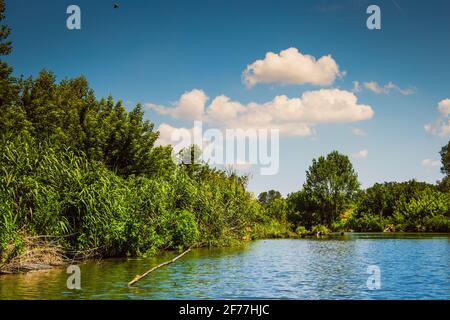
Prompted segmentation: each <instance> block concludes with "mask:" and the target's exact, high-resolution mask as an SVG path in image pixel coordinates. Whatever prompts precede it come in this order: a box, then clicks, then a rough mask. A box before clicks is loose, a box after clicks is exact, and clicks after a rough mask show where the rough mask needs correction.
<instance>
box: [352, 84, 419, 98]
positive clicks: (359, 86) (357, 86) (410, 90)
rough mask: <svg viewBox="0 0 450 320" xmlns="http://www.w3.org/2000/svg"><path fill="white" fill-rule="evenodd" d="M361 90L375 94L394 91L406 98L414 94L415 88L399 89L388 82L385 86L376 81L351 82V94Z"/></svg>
mask: <svg viewBox="0 0 450 320" xmlns="http://www.w3.org/2000/svg"><path fill="white" fill-rule="evenodd" d="M363 89H365V90H368V91H371V92H374V93H376V94H390V93H391V92H392V91H396V92H398V93H400V94H402V95H405V96H408V95H411V94H414V93H415V92H416V89H415V88H412V87H409V88H405V89H403V88H400V87H399V86H398V85H397V84H395V83H393V82H392V81H389V82H388V83H386V84H385V85H383V86H382V85H379V84H378V82H376V81H368V82H363V83H360V82H359V81H353V89H352V91H353V92H361V91H362V90H363Z"/></svg>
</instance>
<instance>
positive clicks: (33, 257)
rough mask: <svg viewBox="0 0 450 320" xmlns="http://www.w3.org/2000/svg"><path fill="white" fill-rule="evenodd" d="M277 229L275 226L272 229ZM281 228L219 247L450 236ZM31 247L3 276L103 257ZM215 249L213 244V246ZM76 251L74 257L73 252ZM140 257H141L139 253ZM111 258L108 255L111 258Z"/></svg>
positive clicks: (36, 241) (38, 243) (39, 244)
mask: <svg viewBox="0 0 450 320" xmlns="http://www.w3.org/2000/svg"><path fill="white" fill-rule="evenodd" d="M272 231H274V230H272ZM279 232H280V231H277V232H275V233H274V234H272V236H271V237H261V238H259V239H249V238H246V239H242V241H239V242H234V243H233V244H231V245H229V246H225V247H222V249H220V248H218V247H216V249H219V250H230V249H233V248H239V247H242V245H243V244H246V243H251V242H253V241H260V240H299V239H303V240H336V239H340V240H343V239H349V238H352V237H357V238H364V239H378V238H381V239H383V238H391V239H421V238H423V239H426V238H429V237H440V236H443V237H449V238H450V233H430V232H383V233H379V232H368V233H358V232H329V233H324V234H320V233H316V234H312V233H311V232H309V233H303V234H296V233H294V232H288V233H286V235H285V236H282V235H281V234H280V233H279ZM26 242H27V247H26V250H25V251H24V252H23V253H22V254H20V255H18V256H15V257H14V258H12V259H11V261H9V262H6V263H4V264H2V265H0V276H1V275H7V274H24V273H28V272H34V271H44V270H51V269H54V268H61V267H66V266H68V265H71V264H74V263H87V262H89V261H101V260H103V259H102V258H101V257H99V256H96V255H95V254H87V253H84V254H83V253H78V254H76V255H73V253H70V252H64V250H63V249H62V248H61V247H59V246H57V245H54V244H52V243H48V242H45V241H42V238H40V237H34V238H28V239H27V240H26ZM194 248H195V249H201V248H206V249H208V248H207V247H206V246H204V245H203V246H202V245H197V246H195V247H194ZM209 249H211V247H210V248H209ZM178 253H179V251H173V250H164V251H160V252H158V253H157V254H155V255H154V257H158V256H170V255H174V256H175V255H176V254H178ZM70 255H72V257H71V258H69V256H70ZM125 258H130V257H126V256H123V257H115V258H114V259H125ZM135 258H138V257H135ZM107 259H108V258H107Z"/></svg>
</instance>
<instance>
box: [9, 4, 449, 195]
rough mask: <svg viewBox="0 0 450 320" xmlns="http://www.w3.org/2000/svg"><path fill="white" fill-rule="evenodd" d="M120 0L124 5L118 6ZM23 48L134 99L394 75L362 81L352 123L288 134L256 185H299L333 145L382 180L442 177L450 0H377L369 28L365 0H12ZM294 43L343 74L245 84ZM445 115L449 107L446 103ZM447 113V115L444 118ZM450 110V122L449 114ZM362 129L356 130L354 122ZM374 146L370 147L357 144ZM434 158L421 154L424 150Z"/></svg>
mask: <svg viewBox="0 0 450 320" xmlns="http://www.w3.org/2000/svg"><path fill="white" fill-rule="evenodd" d="M115 2H118V3H119V4H120V8H119V9H116V10H114V9H113V8H112V6H113V4H114V3H115ZM6 4H7V21H6V22H7V23H8V24H9V26H10V27H11V28H12V29H13V32H12V35H11V40H12V41H13V45H14V51H13V53H12V54H11V55H10V56H8V57H7V58H6V60H7V61H8V62H9V63H11V64H12V65H13V66H14V68H15V73H16V74H17V75H20V74H23V75H30V74H31V75H36V74H37V73H38V72H39V71H40V70H41V69H43V68H46V69H49V70H52V71H54V72H55V74H56V75H57V77H58V78H59V79H63V78H66V77H73V76H77V75H80V74H83V75H85V76H86V77H87V78H88V80H89V82H90V84H91V86H92V87H93V88H94V90H95V92H96V95H97V96H98V97H100V96H106V95H108V94H109V93H111V94H113V96H114V98H116V99H120V100H122V101H124V102H126V103H127V105H128V106H130V107H131V106H132V105H133V104H134V103H136V102H142V103H154V104H159V105H165V106H167V105H170V104H171V103H173V102H174V101H177V100H178V99H179V98H180V96H181V95H182V94H183V93H185V92H188V91H191V90H192V89H201V90H203V91H204V92H205V93H206V94H207V95H208V97H210V102H211V100H212V99H213V98H214V97H217V96H219V95H222V94H223V95H226V96H227V97H230V98H231V99H232V100H234V101H239V102H240V103H242V104H244V105H245V104H247V103H250V102H257V103H264V102H267V101H271V100H272V99H273V98H274V97H275V96H277V95H286V96H288V97H289V98H296V97H299V96H301V95H302V93H304V92H308V91H317V90H320V89H322V88H325V89H331V88H338V89H340V90H345V91H348V92H351V91H352V88H353V82H354V81H358V82H360V83H361V85H363V84H364V83H366V82H367V83H368V82H377V83H378V84H379V85H380V86H383V85H385V84H387V83H389V82H392V83H395V85H397V86H398V87H399V88H401V89H407V88H414V93H413V94H408V95H405V94H402V93H401V92H400V91H399V90H391V91H390V92H389V93H381V94H380V93H375V92H373V91H371V90H368V89H362V90H360V91H358V92H354V94H355V95H356V96H357V99H358V104H364V105H369V106H370V107H371V108H372V110H373V112H374V115H373V117H371V118H370V119H367V120H363V121H356V122H352V123H326V124H318V125H315V126H314V131H315V133H314V134H313V135H312V136H295V135H291V136H284V137H283V138H282V139H281V143H280V171H279V173H278V174H277V175H274V176H260V175H259V173H258V170H252V176H253V178H252V181H251V183H250V189H251V190H252V191H254V192H255V193H259V192H261V191H264V190H267V189H277V190H280V191H281V192H282V193H284V194H287V193H289V192H292V191H295V190H298V189H299V188H300V186H301V185H302V184H303V182H304V178H305V170H306V169H307V167H308V166H309V165H310V163H311V161H312V159H313V158H315V157H318V156H319V155H325V154H326V153H328V152H330V151H332V150H339V151H340V152H342V153H345V154H348V155H349V156H350V157H351V159H352V162H353V164H354V166H355V168H356V170H357V172H358V174H359V178H360V181H361V182H362V185H363V186H364V187H368V186H370V185H372V184H373V183H375V182H383V181H404V180H409V179H412V178H415V179H418V180H422V181H427V182H435V181H436V180H438V179H440V178H441V174H440V171H439V165H437V163H433V161H436V160H439V154H438V152H439V150H440V148H441V147H442V146H443V145H444V144H446V143H447V142H448V136H447V135H445V134H439V133H438V132H437V133H436V132H435V134H433V133H430V132H426V131H425V129H424V126H425V125H426V124H429V123H434V122H435V121H436V120H437V119H439V117H440V116H442V114H441V113H439V112H438V110H437V108H438V104H439V102H441V101H443V100H444V99H447V98H450V81H449V75H450V60H449V57H450V19H448V16H449V15H450V3H449V2H448V1H446V0H434V1H429V2H424V1H410V0H386V1H376V2H374V4H377V5H379V6H380V8H381V13H382V29H381V30H372V31H371V30H368V29H367V28H366V19H367V17H368V15H367V14H366V8H367V7H368V6H369V5H370V4H372V3H371V2H369V1H365V0H342V1H331V0H319V1H312V0H310V1H299V0H296V1H264V0H262V1H261V0H258V1H256V0H246V1H237V0H236V1H235V0H226V1H225V0H224V1H212V0H211V1H167V0H165V1H140V0H127V1H126V0H122V1H119V0H117V1H110V0H96V1H85V0H73V1H65V0H40V1H29V0H13V1H12V0H6ZM71 4H77V5H79V6H80V8H81V12H82V18H81V19H82V20H81V21H82V22H81V24H82V29H81V30H76V31H70V30H68V29H67V28H66V18H67V16H68V15H67V14H66V8H67V7H68V6H69V5H71ZM288 48H297V49H298V50H299V51H300V52H301V53H303V54H307V55H311V56H314V57H315V58H317V59H319V58H320V57H322V56H325V55H329V54H331V56H332V58H333V59H334V60H335V62H336V63H337V64H338V65H339V69H340V70H341V71H345V72H346V73H345V76H343V77H340V78H339V77H338V78H336V80H335V81H333V83H332V84H330V85H317V84H308V83H306V84H280V83H269V84H258V85H255V86H254V87H252V88H248V87H246V86H245V85H244V84H243V81H242V73H243V71H244V70H245V68H246V67H247V66H248V65H250V64H252V63H254V62H255V61H256V60H259V59H264V57H265V54H266V53H267V52H274V53H276V54H278V53H279V52H280V51H282V50H285V49H288ZM445 116H448V114H445ZM146 117H147V118H148V119H150V120H151V121H153V122H154V123H155V124H156V126H157V127H158V126H159V125H160V124H161V123H167V124H170V125H172V126H174V127H175V126H177V127H181V126H182V127H189V126H190V127H192V121H190V120H187V119H173V118H171V117H170V116H168V115H162V114H160V113H158V112H155V111H154V110H148V111H147V112H146ZM444 118H445V117H444ZM444 121H447V120H446V118H445V119H444ZM354 128H358V129H360V130H362V131H364V132H365V135H364V136H359V135H355V134H354V133H353V132H352V129H354ZM362 150H367V152H368V154H367V156H366V157H363V158H355V157H353V156H352V155H354V154H355V153H357V152H359V151H362ZM425 159H428V161H426V162H424V163H423V160H425Z"/></svg>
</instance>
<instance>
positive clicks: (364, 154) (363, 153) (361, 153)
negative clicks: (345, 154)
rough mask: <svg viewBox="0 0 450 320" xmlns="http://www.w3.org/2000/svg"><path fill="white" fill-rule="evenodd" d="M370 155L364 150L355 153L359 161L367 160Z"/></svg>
mask: <svg viewBox="0 0 450 320" xmlns="http://www.w3.org/2000/svg"><path fill="white" fill-rule="evenodd" d="M368 155H369V151H367V150H365V149H364V150H361V151H358V152H356V153H354V154H353V157H354V158H357V159H363V158H367V156H368Z"/></svg>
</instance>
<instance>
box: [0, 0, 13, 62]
mask: <svg viewBox="0 0 450 320" xmlns="http://www.w3.org/2000/svg"><path fill="white" fill-rule="evenodd" d="M4 19H5V2H4V0H0V22H2V21H3V20H4ZM10 32H11V29H10V28H8V26H5V25H0V55H7V54H9V53H11V42H10V41H8V36H9V34H10Z"/></svg>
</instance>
